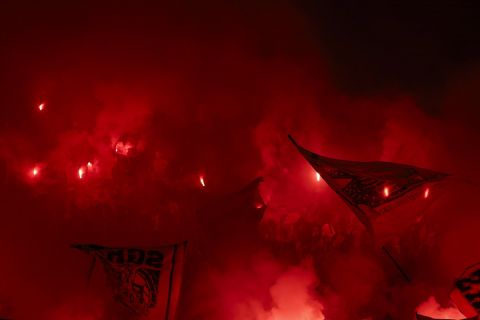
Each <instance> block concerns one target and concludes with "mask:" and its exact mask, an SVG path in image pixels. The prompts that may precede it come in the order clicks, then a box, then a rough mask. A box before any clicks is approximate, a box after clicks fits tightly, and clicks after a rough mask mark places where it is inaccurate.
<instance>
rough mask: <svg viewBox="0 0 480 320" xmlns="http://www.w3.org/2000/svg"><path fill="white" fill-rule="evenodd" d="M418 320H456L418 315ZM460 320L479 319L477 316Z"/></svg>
mask: <svg viewBox="0 0 480 320" xmlns="http://www.w3.org/2000/svg"><path fill="white" fill-rule="evenodd" d="M417 320H454V319H445V318H444V319H438V318H431V317H427V316H423V315H421V314H418V313H417ZM459 320H478V317H477V316H475V317H472V318H465V319H459Z"/></svg>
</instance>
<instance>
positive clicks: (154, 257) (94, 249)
mask: <svg viewBox="0 0 480 320" xmlns="http://www.w3.org/2000/svg"><path fill="white" fill-rule="evenodd" d="M73 247H74V248H76V249H79V250H82V251H85V252H87V253H89V254H91V255H93V258H94V263H93V265H92V270H91V271H93V268H94V266H95V261H96V260H97V259H98V260H99V261H100V262H101V263H102V264H103V267H104V269H105V272H106V274H107V280H108V285H109V286H110V287H111V288H112V290H113V296H114V299H115V300H116V301H117V302H118V303H120V304H121V305H123V307H125V308H126V312H129V313H131V314H133V315H136V316H139V317H141V319H152V320H153V319H155V320H160V319H165V320H171V319H174V316H175V309H176V304H177V301H178V296H179V289H180V279H181V269H182V265H183V255H184V251H185V248H186V243H183V244H175V245H168V246H164V247H156V248H137V247H130V248H112V247H104V246H99V245H95V244H85V245H83V244H76V245H73ZM127 310H128V311H127Z"/></svg>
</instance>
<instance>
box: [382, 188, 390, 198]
mask: <svg viewBox="0 0 480 320" xmlns="http://www.w3.org/2000/svg"><path fill="white" fill-rule="evenodd" d="M383 195H384V196H385V198H388V197H389V196H390V188H388V187H385V188H383Z"/></svg>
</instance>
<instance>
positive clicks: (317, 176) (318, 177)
mask: <svg viewBox="0 0 480 320" xmlns="http://www.w3.org/2000/svg"><path fill="white" fill-rule="evenodd" d="M315 177H316V179H317V181H318V182H320V180H321V179H322V177H321V176H320V173H318V172H317V173H316V175H315Z"/></svg>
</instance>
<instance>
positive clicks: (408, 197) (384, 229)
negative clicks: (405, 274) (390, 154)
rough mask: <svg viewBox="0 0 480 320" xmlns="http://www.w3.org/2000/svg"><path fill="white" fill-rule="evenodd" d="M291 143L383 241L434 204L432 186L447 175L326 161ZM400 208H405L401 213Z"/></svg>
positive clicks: (378, 164)
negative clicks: (432, 202)
mask: <svg viewBox="0 0 480 320" xmlns="http://www.w3.org/2000/svg"><path fill="white" fill-rule="evenodd" d="M289 138H290V140H291V141H292V142H293V144H294V145H295V146H296V147H297V149H298V150H299V151H300V153H301V154H302V155H303V156H304V158H305V159H306V160H307V161H308V162H309V163H310V164H311V165H312V167H313V168H314V169H315V170H316V171H317V172H318V173H319V174H320V175H321V177H322V178H323V179H324V180H325V182H326V183H327V184H328V185H329V186H330V187H331V188H332V189H333V191H335V192H336V193H337V194H338V195H339V196H340V197H341V198H342V200H343V201H345V202H346V203H347V205H348V206H349V207H350V208H351V209H352V211H353V212H354V213H355V215H356V216H357V217H358V219H359V220H360V221H361V222H362V224H363V225H364V226H365V227H366V228H367V230H368V231H369V232H371V233H375V234H377V235H378V234H381V236H380V238H382V237H388V236H390V235H394V234H396V233H398V232H401V231H402V230H403V229H404V228H405V227H408V226H409V225H411V223H412V222H414V221H415V220H416V219H418V217H419V214H421V213H422V212H423V210H424V209H425V208H426V206H427V205H428V204H429V202H430V200H431V192H432V190H431V189H432V186H433V185H434V184H435V183H437V182H439V181H441V180H442V179H444V178H445V177H447V174H445V173H441V172H436V171H432V170H428V169H423V168H418V167H414V166H410V165H405V164H398V163H392V162H382V161H374V162H360V161H348V160H339V159H333V158H328V157H324V156H321V155H318V154H316V153H313V152H311V151H309V150H307V149H305V148H303V147H301V146H300V145H299V144H298V143H297V142H296V141H295V140H294V139H293V138H292V137H291V136H289ZM397 208H398V209H400V208H402V211H401V212H394V211H397Z"/></svg>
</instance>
